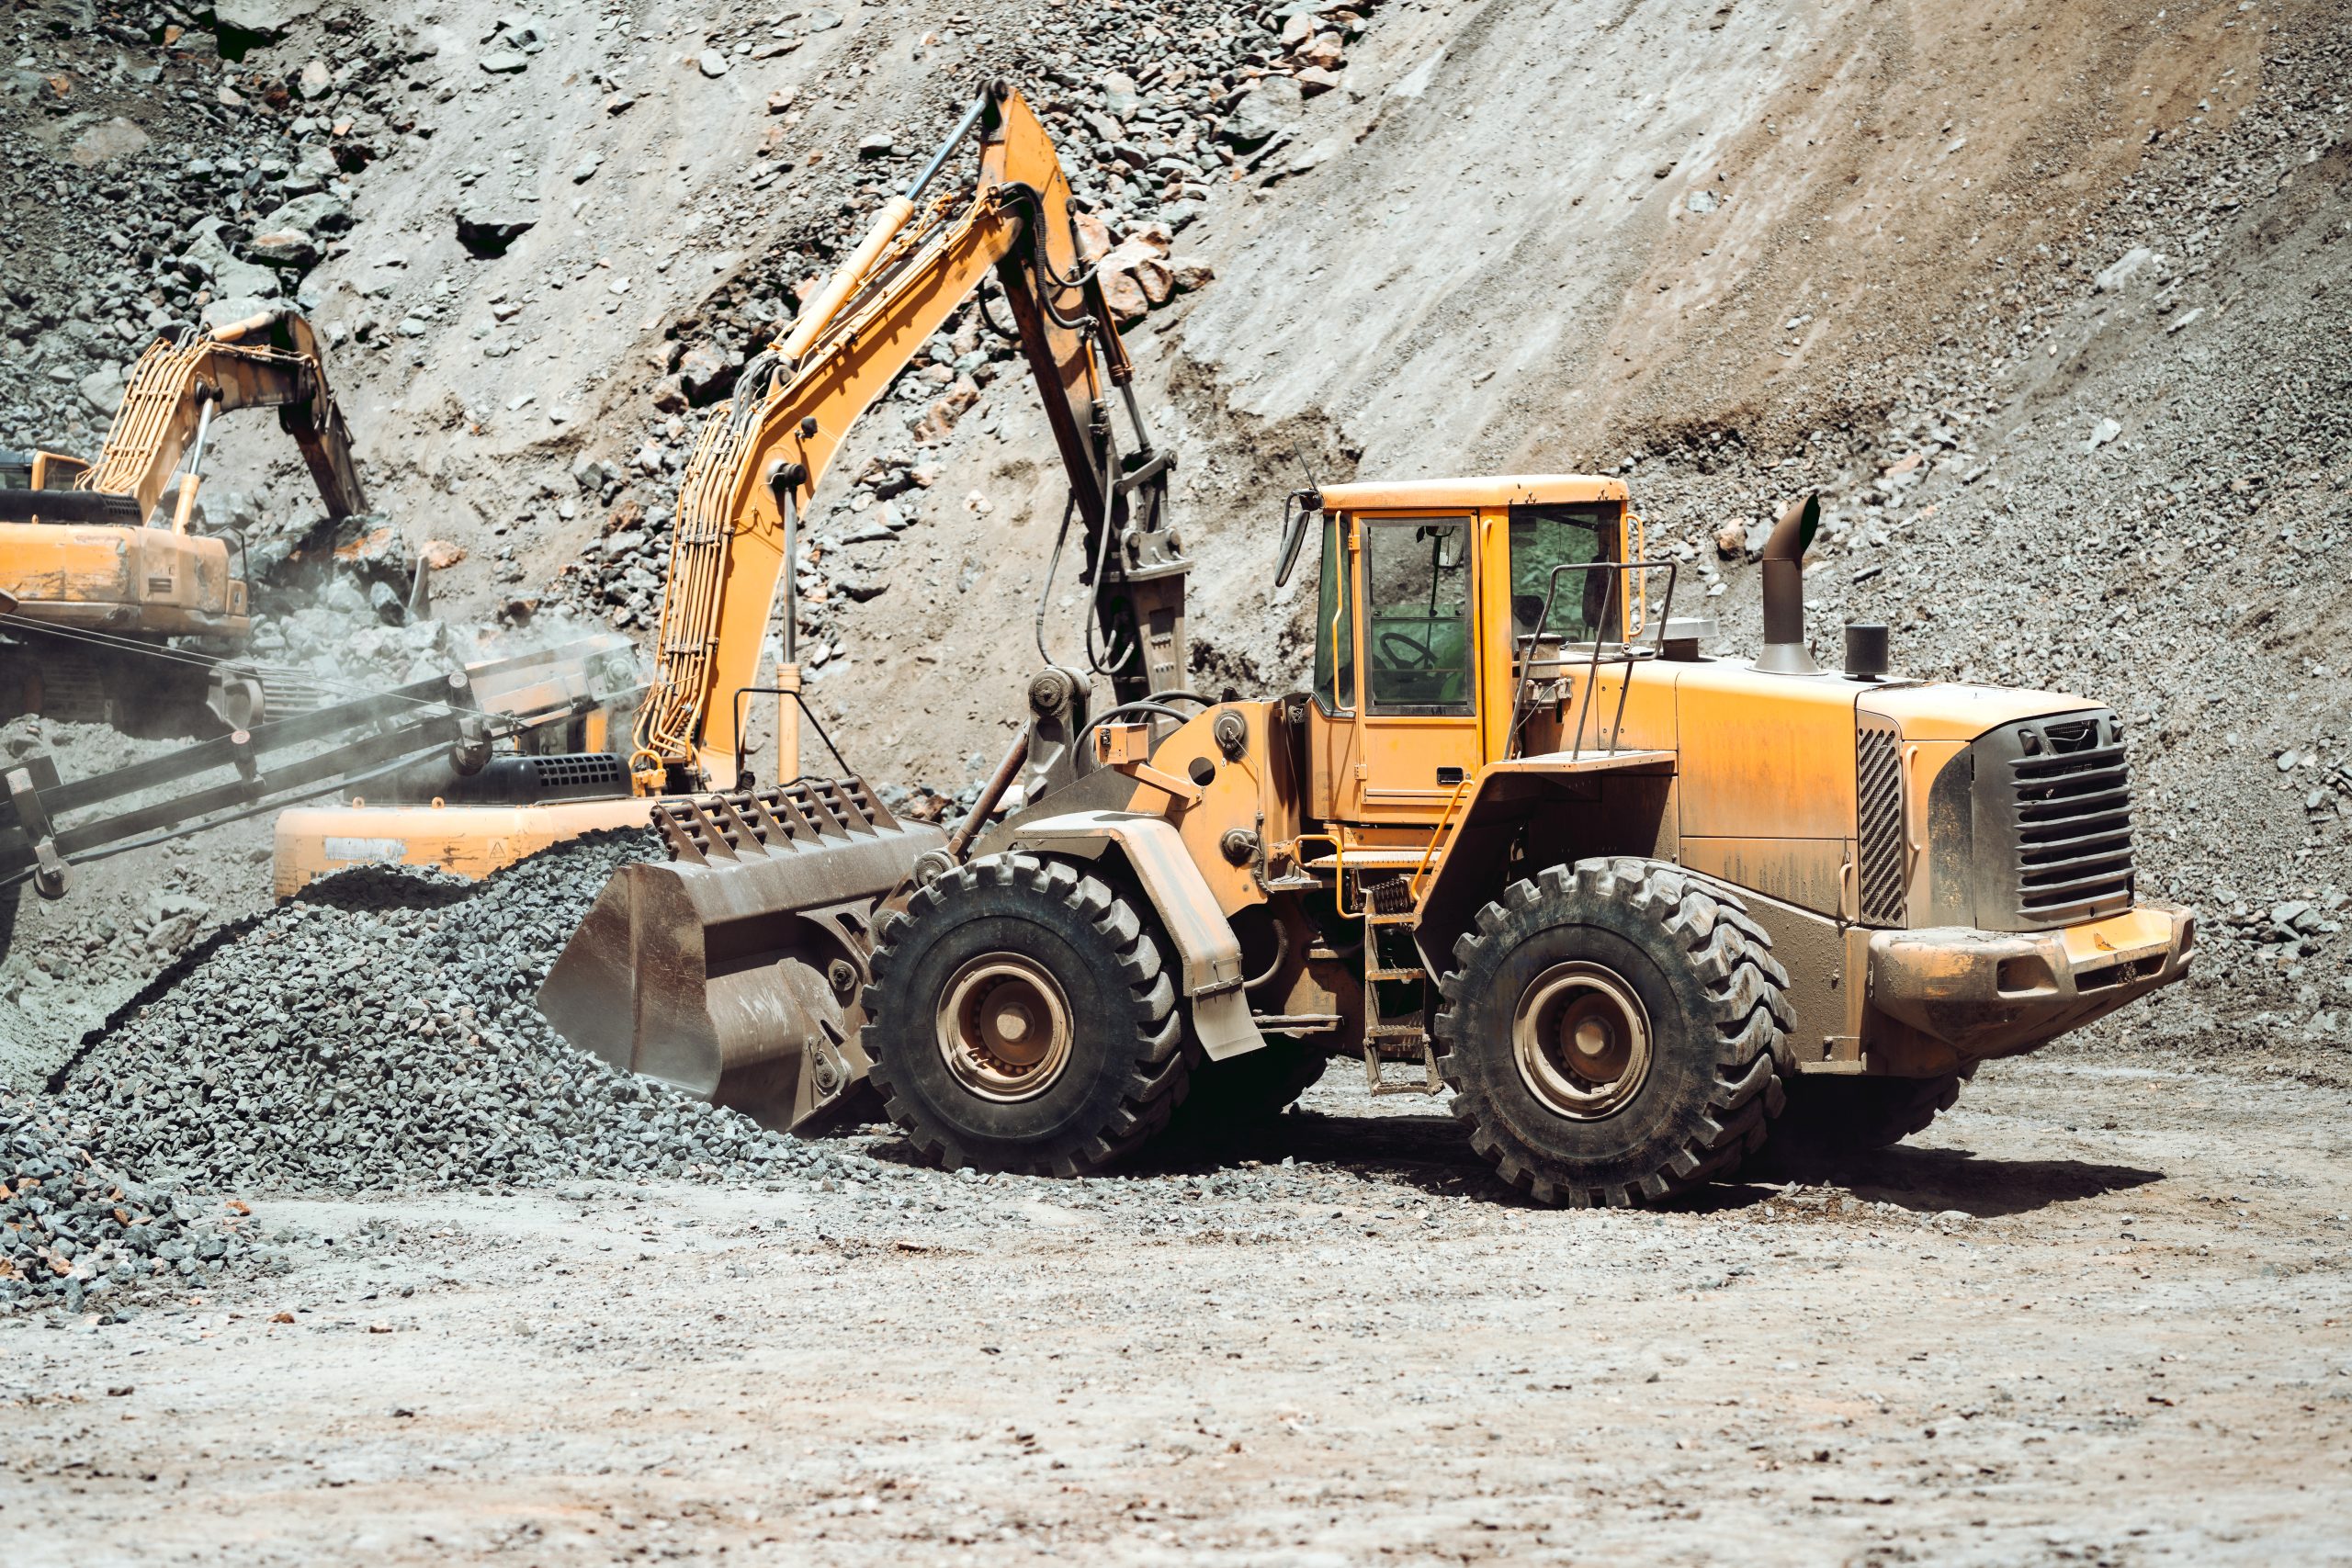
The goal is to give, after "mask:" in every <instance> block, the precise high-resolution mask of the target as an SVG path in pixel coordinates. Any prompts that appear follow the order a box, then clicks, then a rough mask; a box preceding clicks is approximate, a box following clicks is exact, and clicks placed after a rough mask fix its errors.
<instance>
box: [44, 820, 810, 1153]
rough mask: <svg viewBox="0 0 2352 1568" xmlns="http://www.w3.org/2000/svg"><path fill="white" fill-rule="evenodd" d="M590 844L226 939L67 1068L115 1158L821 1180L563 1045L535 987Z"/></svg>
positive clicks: (758, 1132) (375, 887)
mask: <svg viewBox="0 0 2352 1568" xmlns="http://www.w3.org/2000/svg"><path fill="white" fill-rule="evenodd" d="M650 847H651V845H650V838H649V837H647V836H643V835H639V834H634V833H630V834H610V835H602V836H599V837H598V838H597V839H595V840H583V841H582V842H581V843H579V844H575V845H571V846H569V847H566V848H562V849H559V850H555V851H551V852H547V853H545V854H542V855H539V856H537V857H535V858H534V859H532V860H529V861H526V862H525V863H523V864H521V865H518V866H515V867H514V868H512V869H510V870H508V871H506V872H503V873H502V874H499V875H497V876H495V877H493V878H492V879H490V880H489V881H488V882H485V883H481V884H468V883H463V882H459V881H457V880H456V879H453V878H448V877H443V876H439V875H437V874H432V875H420V874H409V873H402V872H394V871H389V870H370V871H367V872H358V873H351V874H345V875H344V876H341V877H337V878H334V879H330V880H329V881H328V882H326V883H323V884H322V885H320V886H319V887H318V888H316V889H315V890H314V891H313V893H312V894H311V895H310V896H306V897H304V898H302V899H300V900H297V901H296V902H294V903H292V904H289V905H288V906H286V907H285V908H281V909H279V910H277V911H276V912H274V913H273V914H271V915H270V916H269V917H267V918H266V919H263V920H261V921H260V922H258V923H257V924H256V925H255V926H254V928H253V929H252V930H250V931H245V932H244V933H243V934H242V935H241V936H239V937H237V938H236V939H235V940H233V941H232V942H227V943H225V944H223V945H222V946H221V947H220V949H219V950H218V951H217V952H215V953H211V954H210V955H209V957H207V958H206V959H205V960H204V961H203V962H202V963H201V964H198V966H197V967H196V968H195V969H194V971H193V972H192V973H190V974H189V975H188V976H187V978H186V979H185V980H183V981H182V982H181V983H180V984H179V985H178V986H176V987H174V989H173V990H172V991H171V992H170V993H169V994H168V995H166V996H165V997H164V998H161V999H159V1000H158V1001H156V1002H154V1003H153V1004H151V1005H150V1006H148V1007H147V1008H145V1009H144V1010H141V1012H140V1013H139V1014H137V1015H136V1016H135V1017H133V1018H132V1019H130V1020H129V1021H126V1022H125V1023H124V1024H122V1025H121V1026H120V1027H119V1028H118V1029H117V1030H116V1031H114V1032H112V1033H111V1034H110V1035H108V1036H107V1037H106V1038H105V1039H104V1040H103V1041H101V1042H99V1043H97V1044H96V1045H95V1046H94V1047H93V1048H92V1049H90V1050H89V1051H88V1052H87V1053H86V1054H85V1056H84V1057H83V1059H82V1060H80V1061H79V1062H77V1063H76V1064H74V1066H73V1068H72V1069H71V1071H70V1073H69V1075H68V1078H67V1082H66V1085H65V1086H64V1093H63V1095H62V1101H63V1105H64V1107H65V1108H66V1109H68V1110H70V1111H72V1112H73V1113H74V1114H76V1115H78V1116H81V1117H85V1118H86V1119H88V1120H89V1121H91V1122H96V1123H100V1124H102V1125H103V1126H104V1127H105V1129H106V1132H105V1136H106V1139H107V1147H108V1149H109V1151H110V1152H111V1154H112V1155H113V1156H114V1157H116V1158H117V1159H118V1160H119V1161H122V1162H124V1163H126V1164H129V1165H130V1166H132V1167H134V1168H139V1169H141V1170H145V1171H148V1172H150V1173H156V1174H161V1173H169V1174H171V1175H172V1176H173V1177H174V1178H175V1179H179V1180H183V1181H185V1182H187V1183H188V1184H190V1185H192V1186H195V1187H198V1188H208V1189H238V1190H250V1189H254V1188H261V1189H281V1190H284V1189H291V1190H315V1189H330V1190H347V1189H386V1188H404V1187H416V1186H459V1187H469V1186H484V1185H490V1184H492V1183H498V1182H514V1183H524V1184H545V1183H552V1182H557V1181H565V1180H575V1179H608V1178H609V1179H623V1178H645V1177H673V1178H674V1177H682V1176H683V1177H694V1178H701V1179H734V1180H743V1179H763V1178H769V1177H777V1176H782V1175H785V1174H786V1173H788V1172H806V1173H812V1174H813V1173H821V1172H824V1171H829V1170H833V1169H837V1168H840V1166H841V1161H840V1160H839V1158H838V1157H837V1156H831V1155H827V1154H824V1153H822V1152H820V1151H817V1150H814V1149H811V1148H810V1147H809V1146H808V1145H803V1144H801V1143H799V1142H797V1141H796V1140H794V1139H791V1138H787V1137H783V1136H779V1135H777V1134H771V1133H769V1132H767V1131H766V1130H764V1129H763V1128H761V1127H760V1126H759V1125H757V1124H756V1123H755V1122H752V1121H751V1120H750V1119H749V1118H747V1117H745V1116H743V1115H741V1114H740V1113H739V1112H736V1111H725V1110H720V1109H718V1108H717V1107H714V1106H710V1105H707V1104H704V1103H702V1102H700V1101H696V1100H687V1099H684V1098H683V1097H681V1096H679V1095H677V1094H674V1093H673V1092H671V1091H669V1090H667V1089H662V1088H660V1087H658V1086H655V1085H652V1084H650V1083H646V1082H642V1081H640V1080H639V1079H637V1078H635V1077H631V1076H628V1075H627V1074H623V1073H618V1072H616V1071H614V1070H612V1069H610V1068H608V1067H606V1066H605V1065H604V1064H603V1063H601V1062H599V1061H597V1060H595V1059H594V1058H593V1057H589V1056H586V1055H582V1054H581V1053H579V1052H577V1051H575V1050H573V1049H572V1048H571V1046H569V1045H567V1044H566V1043H564V1042H563V1041H562V1040H561V1039H560V1038H559V1037H558V1036H557V1035H556V1034H555V1033H554V1032H552V1031H551V1030H550V1029H548V1025H547V1023H546V1021H544V1020H543V1019H541V1018H540V1016H539V1014H538V1010H537V1008H536V1007H535V1006H534V1005H533V1000H532V998H533V997H534V995H535V994H536V992H537V988H538V985H539V982H540V980H541V979H542V978H544V977H545V976H546V974H547V972H548V969H549V968H550V967H551V966H552V965H553V964H554V962H555V959H556V956H557V955H558V954H559V953H560V952H561V951H562V948H563V944H564V942H566V941H567V940H569V938H570V937H571V931H572V929H573V927H574V926H575V925H577V924H578V922H579V919H580V918H581V916H582V914H583V913H585V912H586V909H587V908H588V906H589V904H590V903H591V902H592V901H593V900H594V897H595V896H596V893H597V891H598V890H599V889H600V888H602V887H603V886H604V884H605V879H606V877H607V876H609V875H610V874H611V873H612V872H613V871H614V869H615V868H616V867H618V866H619V865H621V864H623V863H626V862H628V861H630V860H634V859H639V858H641V857H643V856H644V855H645V854H647V853H648V852H649V851H650Z"/></svg>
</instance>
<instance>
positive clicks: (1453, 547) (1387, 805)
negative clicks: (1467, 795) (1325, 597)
mask: <svg viewBox="0 0 2352 1568" xmlns="http://www.w3.org/2000/svg"><path fill="white" fill-rule="evenodd" d="M1479 532H1480V530H1479V527H1478V515H1477V513H1476V512H1475V511H1473V510H1470V509H1468V508H1464V509H1463V510H1462V511H1459V512H1435V513H1412V514H1403V513H1398V514H1380V513H1373V514H1369V515H1359V516H1357V517H1355V518H1353V519H1352V520H1351V527H1350V529H1349V534H1350V549H1349V552H1348V554H1349V561H1348V566H1349V583H1350V587H1351V589H1352V590H1353V592H1352V593H1351V595H1350V597H1351V600H1352V601H1353V603H1352V604H1351V611H1352V619H1353V621H1354V630H1355V646H1356V649H1358V657H1357V658H1356V659H1355V660H1354V663H1355V666H1356V670H1355V675H1356V728H1357V731H1358V734H1357V738H1356V744H1355V747H1354V753H1355V754H1354V757H1353V759H1352V761H1353V766H1352V767H1351V768H1350V769H1349V770H1348V771H1347V772H1346V773H1345V774H1343V775H1341V776H1340V777H1338V778H1336V779H1335V780H1334V783H1335V784H1337V785H1338V788H1337V790H1336V791H1335V794H1336V795H1337V807H1338V809H1337V810H1336V812H1335V813H1334V814H1335V815H1336V816H1338V817H1339V818H1341V819H1342V820H1345V821H1350V822H1357V823H1362V824H1364V825H1367V826H1376V825H1380V824H1390V823H1393V824H1397V825H1398V826H1404V825H1408V824H1423V823H1433V822H1435V821H1436V820H1437V819H1438V818H1440V817H1441V816H1442V815H1443V814H1444V812H1445V808H1446V806H1447V804H1448V803H1449V802H1450V801H1451V800H1453V795H1454V791H1455V789H1456V787H1457V786H1458V785H1460V784H1461V783H1462V782H1463V780H1464V779H1465V778H1467V777H1469V776H1470V775H1472V774H1473V773H1476V771H1477V768H1478V764H1479V761H1481V750H1482V748H1481V738H1480V734H1479V724H1478V690H1479V676H1480V663H1481V658H1480V655H1481V649H1480V648H1479V646H1478V644H1479V639H1478V637H1477V629H1476V628H1477V626H1478V625H1479V615H1478V611H1479V593H1478V590H1477V571H1476V568H1477V564H1478V562H1477V555H1478V546H1479V540H1478V535H1479Z"/></svg>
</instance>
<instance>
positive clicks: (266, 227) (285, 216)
mask: <svg viewBox="0 0 2352 1568" xmlns="http://www.w3.org/2000/svg"><path fill="white" fill-rule="evenodd" d="M259 227H260V228H261V230H262V231H264V232H277V231H283V230H287V229H300V231H302V232H303V233H305V234H325V235H334V234H344V233H348V232H350V231H351V204H350V203H349V202H347V201H345V200H344V199H343V197H339V196H337V195H335V194H334V192H333V191H324V190H322V191H315V192H313V193H311V195H309V196H302V197H295V198H294V199H293V200H292V201H288V202H285V203H282V204H280V205H279V206H278V208H277V209H276V210H275V211H273V212H271V213H270V214H269V215H268V216H267V217H266V218H264V219H263V220H261V223H260V225H259Z"/></svg>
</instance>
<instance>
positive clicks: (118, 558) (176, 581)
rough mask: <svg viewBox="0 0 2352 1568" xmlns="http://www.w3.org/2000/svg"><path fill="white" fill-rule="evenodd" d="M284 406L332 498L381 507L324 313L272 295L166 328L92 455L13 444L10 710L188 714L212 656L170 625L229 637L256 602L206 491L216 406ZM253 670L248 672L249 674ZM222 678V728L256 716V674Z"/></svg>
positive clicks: (216, 695)
mask: <svg viewBox="0 0 2352 1568" xmlns="http://www.w3.org/2000/svg"><path fill="white" fill-rule="evenodd" d="M248 408H275V409H276V410H277V419H278V423H279V425H280V427H281V428H283V429H284V430H285V431H286V433H287V434H289V435H291V436H293V438H294V441H295V444H296V446H298V447H300V450H301V453H302V459H303V461H304V463H305V464H306V465H307V466H308V467H309V468H310V470H311V479H312V481H313V482H314V483H315V484H316V485H317V486H318V491H319V496H320V499H321V500H322V501H323V502H325V504H326V509H327V512H328V514H329V515H330V516H333V517H337V518H342V517H348V516H352V515H355V514H356V513H362V512H365V511H366V510H367V506H368V502H367V497H366V495H365V493H364V492H363V491H362V490H361V488H360V483H359V473H358V469H357V467H356V465H355V463H354V462H353V460H352V455H351V435H350V432H349V430H348V428H347V427H346V426H345V423H344V418H343V412H342V410H341V409H340V408H339V407H338V406H337V404H336V402H335V399H334V391H333V389H331V388H330V387H329V385H328V382H327V372H326V362H325V360H324V358H323V356H322V355H321V353H320V350H319V344H318V341H317V338H316V336H315V334H313V333H312V332H311V324H310V322H309V321H305V320H304V319H303V318H302V317H301V316H300V315H299V314H297V313H295V312H293V311H291V310H273V311H266V312H264V313H263V314H260V315H257V316H254V318H252V319H251V320H249V321H237V322H232V323H230V324H228V325H225V326H221V327H219V328H216V329H214V330H212V331H210V332H204V333H193V332H192V333H187V334H184V335H183V336H181V337H180V338H179V339H177V340H176V341H159V342H157V343H155V344H152V345H151V346H150V347H149V348H148V350H147V352H146V353H145V354H144V355H141V357H140V359H139V362H138V364H137V365H136V366H135V367H133V368H132V371H131V375H130V384H129V386H128V387H127V388H126V389H125V390H124V393H123V399H122V403H121V406H120V407H119V408H118V409H117V410H116V412H115V416H114V423H113V424H112V425H111V426H110V427H109V428H108V430H107V439H106V444H105V446H104V447H103V448H101V450H100V451H99V454H98V458H97V461H96V463H85V462H84V461H82V460H81V459H79V458H75V457H68V456H66V455H64V454H62V453H57V452H32V453H28V454H6V455H0V593H6V595H8V596H9V597H10V598H11V599H13V600H14V601H15V608H14V609H12V610H10V611H8V612H7V613H6V615H0V633H5V634H6V641H5V642H0V714H6V715H14V714H17V713H40V714H47V715H49V716H52V717H60V718H71V719H83V720H95V721H99V722H106V721H109V720H112V721H117V722H119V723H121V724H122V726H123V727H124V728H134V729H136V728H147V727H148V726H149V725H151V724H157V725H161V726H163V727H164V728H174V727H175V726H176V725H177V724H178V722H179V721H180V719H181V718H182V717H183V716H185V715H187V713H189V712H190V711H200V710H202V709H203V708H204V707H205V706H207V705H208V692H207V683H206V678H207V675H208V673H209V672H210V669H211V667H210V662H209V660H157V659H155V658H153V657H151V655H152V654H153V652H154V650H156V649H160V648H162V647H163V646H164V644H165V642H166V641H167V640H168V639H172V638H186V639H193V641H194V644H195V646H197V647H198V648H200V649H204V650H206V651H207V652H209V653H213V654H218V653H221V652H226V651H233V650H234V649H237V648H239V647H240V646H242V645H243V641H244V639H245V637H246V635H247V634H248V632H249V631H250V630H251V629H252V612H251V608H250V602H249V595H250V592H251V589H250V585H249V584H248V582H247V581H246V573H245V568H244V562H243V541H242V540H241V539H239V538H238V537H237V536H235V535H234V534H233V533H231V532H226V531H220V532H213V531H207V530H206V529H205V527H204V526H203V518H204V514H203V512H202V510H201V507H200V504H199V502H198V495H199V491H201V488H202V485H203V481H204V457H205V451H206V447H207V446H208V444H209V441H210V439H211V434H212V427H213V424H214V423H215V422H216V421H217V420H218V419H219V418H220V416H221V415H222V414H226V413H232V412H235V411H237V410H240V409H248ZM248 684H250V683H248ZM214 686H215V689H214V690H212V691H211V692H210V693H209V705H210V706H212V707H214V708H231V707H233V708H234V709H235V710H236V711H224V712H221V713H220V716H219V720H218V724H217V726H216V728H225V727H228V726H231V725H233V724H236V723H240V722H244V721H246V720H248V719H251V718H253V717H255V716H256V715H254V714H253V713H252V712H251V711H250V709H251V701H250V698H251V693H250V691H247V690H243V689H240V690H237V691H234V692H232V693H231V694H229V695H228V696H227V697H225V698H224V696H223V694H221V693H220V691H219V690H218V689H217V687H218V682H214Z"/></svg>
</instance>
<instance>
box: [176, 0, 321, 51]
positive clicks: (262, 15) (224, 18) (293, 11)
mask: <svg viewBox="0 0 2352 1568" xmlns="http://www.w3.org/2000/svg"><path fill="white" fill-rule="evenodd" d="M319 4H320V0H213V6H212V31H213V34H214V35H215V36H216V37H217V38H218V39H220V52H221V53H223V54H225V55H227V56H228V57H229V58H230V59H232V60H239V59H243V57H244V53H245V51H247V50H249V49H251V48H253V47H254V45H256V44H265V43H276V42H277V40H278V39H282V38H284V37H285V36H286V35H287V34H288V32H291V31H292V30H293V28H294V24H295V23H297V22H299V21H300V20H301V19H302V18H303V17H307V16H309V15H310V14H311V12H313V11H315V10H317V9H318V8H319ZM198 15H199V16H200V15H202V13H201V12H199V13H198Z"/></svg>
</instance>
